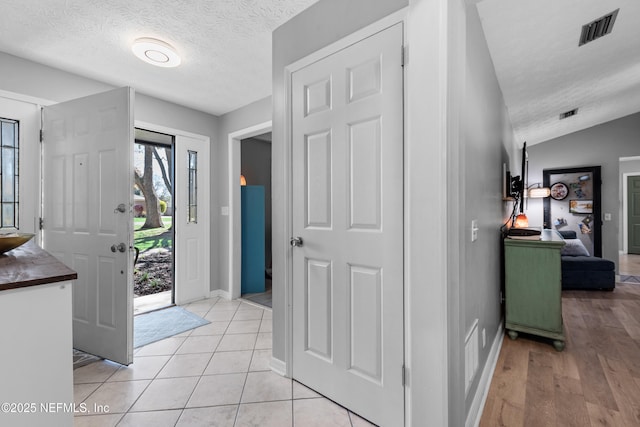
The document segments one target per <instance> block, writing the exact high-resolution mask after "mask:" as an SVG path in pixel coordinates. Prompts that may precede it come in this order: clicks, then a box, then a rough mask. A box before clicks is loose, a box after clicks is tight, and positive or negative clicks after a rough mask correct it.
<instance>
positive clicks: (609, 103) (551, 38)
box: [478, 0, 640, 144]
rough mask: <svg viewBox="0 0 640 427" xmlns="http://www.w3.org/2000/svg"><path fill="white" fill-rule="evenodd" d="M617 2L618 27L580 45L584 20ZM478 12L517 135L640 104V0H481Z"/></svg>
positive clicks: (598, 119) (536, 137)
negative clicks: (572, 112)
mask: <svg viewBox="0 0 640 427" xmlns="http://www.w3.org/2000/svg"><path fill="white" fill-rule="evenodd" d="M617 8H620V12H619V13H618V17H617V19H616V22H615V24H614V27H613V31H612V32H611V33H610V34H608V35H606V36H604V37H602V38H600V39H597V40H594V41H593V42H590V43H587V44H585V45H583V46H581V47H578V39H579V37H580V32H581V28H582V25H584V24H587V23H589V22H591V21H593V20H595V19H598V18H600V17H602V16H604V15H606V14H608V13H610V12H612V11H614V10H615V9H617ZM478 12H479V14H480V18H481V20H482V26H483V29H484V32H485V36H486V39H487V44H488V45H489V50H490V52H491V57H492V59H493V63H494V66H495V69H496V75H497V77H498V82H499V84H500V87H501V89H502V93H503V96H504V100H505V103H506V105H507V109H508V112H509V116H510V118H511V122H512V125H513V128H514V131H515V134H516V137H517V138H518V140H519V142H523V141H527V144H535V143H538V142H542V141H545V140H548V139H551V138H554V137H558V136H561V135H565V134H568V133H571V132H575V131H577V130H581V129H584V128H587V127H590V126H593V125H596V124H599V123H603V122H606V121H609V120H613V119H616V118H620V117H623V116H626V115H629V114H632V113H635V112H638V111H640V1H638V0H604V1H603V0H536V1H529V0H482V1H481V2H479V3H478ZM574 108H579V111H578V114H577V115H576V116H573V117H570V118H567V119H564V120H559V115H560V113H563V112H565V111H568V110H572V109H574ZM603 142H604V141H603Z"/></svg>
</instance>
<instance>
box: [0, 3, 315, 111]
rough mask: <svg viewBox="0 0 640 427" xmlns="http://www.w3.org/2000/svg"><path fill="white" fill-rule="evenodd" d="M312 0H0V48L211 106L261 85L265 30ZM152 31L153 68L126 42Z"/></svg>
mask: <svg viewBox="0 0 640 427" xmlns="http://www.w3.org/2000/svg"><path fill="white" fill-rule="evenodd" d="M316 1H317V0H2V2H1V5H2V6H1V8H0V51H3V52H6V53H9V54H12V55H15V56H19V57H22V58H26V59H30V60H33V61H36V62H40V63H43V64H46V65H49V66H52V67H55V68H60V69H63V70H66V71H70V72H73V73H76V74H79V75H82V76H86V77H90V78H93V79H96V80H100V81H103V82H106V83H109V84H112V85H115V86H131V87H133V88H135V89H136V91H138V92H140V93H144V94H147V95H151V96H155V97H158V98H161V99H165V100H168V101H172V102H175V103H178V104H181V105H186V106H188V107H191V108H194V109H197V110H201V111H205V112H208V113H211V114H214V115H220V114H223V113H226V112H229V111H232V110H234V109H236V108H239V107H242V106H244V105H246V104H249V103H251V102H253V101H256V100H258V99H261V98H264V97H266V96H269V95H270V94H271V32H272V31H273V30H274V29H275V28H277V27H278V26H279V25H281V24H283V23H284V22H286V21H287V20H288V19H289V18H291V17H292V16H294V15H296V14H298V13H299V12H300V11H302V10H303V9H305V8H307V7H308V6H309V5H311V4H313V3H315V2H316ZM140 37H154V38H159V39H161V40H164V41H165V42H167V43H169V44H171V45H172V46H173V47H174V48H176V50H177V51H178V52H179V53H180V55H181V57H182V64H181V65H180V66H179V67H178V68H170V69H168V68H158V67H154V66H152V65H149V64H147V63H145V62H142V61H140V60H139V59H137V58H136V57H135V56H133V54H132V52H131V44H132V42H133V41H134V40H135V39H137V38H140Z"/></svg>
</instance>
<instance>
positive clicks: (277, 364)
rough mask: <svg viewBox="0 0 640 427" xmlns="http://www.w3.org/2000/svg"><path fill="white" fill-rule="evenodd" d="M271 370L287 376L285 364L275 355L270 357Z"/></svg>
mask: <svg viewBox="0 0 640 427" xmlns="http://www.w3.org/2000/svg"><path fill="white" fill-rule="evenodd" d="M271 370H272V371H273V372H275V373H276V374H278V375H280V376H283V377H286V376H287V364H286V363H284V361H282V360H280V359H276V358H275V357H272V358H271Z"/></svg>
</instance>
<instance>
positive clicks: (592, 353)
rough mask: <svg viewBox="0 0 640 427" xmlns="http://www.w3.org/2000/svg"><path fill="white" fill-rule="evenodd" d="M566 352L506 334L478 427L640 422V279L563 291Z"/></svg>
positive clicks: (581, 426)
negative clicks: (606, 287) (605, 287)
mask: <svg viewBox="0 0 640 427" xmlns="http://www.w3.org/2000/svg"><path fill="white" fill-rule="evenodd" d="M562 304H563V306H562V312H563V319H564V325H565V333H566V336H567V346H566V349H565V350H564V351H563V352H556V351H555V349H554V348H553V346H552V345H551V343H550V341H547V340H543V339H537V338H534V337H527V336H522V335H521V336H520V337H519V338H518V339H517V340H516V341H512V340H510V339H509V338H508V337H507V336H506V335H505V339H504V342H503V345H502V349H501V351H500V355H499V359H498V363H497V366H496V370H495V373H494V376H493V379H492V382H491V388H490V390H489V395H488V397H487V401H486V404H485V408H484V412H483V415H482V419H481V421H480V426H481V427H495V426H507V427H518V426H527V427H529V426H562V427H565V426H577V427H587V426H593V427H595V426H629V427H631V426H640V285H638V284H624V283H618V284H616V289H615V290H614V291H613V292H599V291H565V292H563V296H562Z"/></svg>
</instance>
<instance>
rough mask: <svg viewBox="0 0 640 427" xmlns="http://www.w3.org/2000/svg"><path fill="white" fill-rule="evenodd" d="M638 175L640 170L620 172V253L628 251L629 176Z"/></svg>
mask: <svg viewBox="0 0 640 427" xmlns="http://www.w3.org/2000/svg"><path fill="white" fill-rule="evenodd" d="M632 176H640V172H628V173H623V174H622V209H621V210H622V253H623V254H628V253H629V213H628V210H629V199H628V197H627V192H628V191H629V184H628V181H629V177H632Z"/></svg>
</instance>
